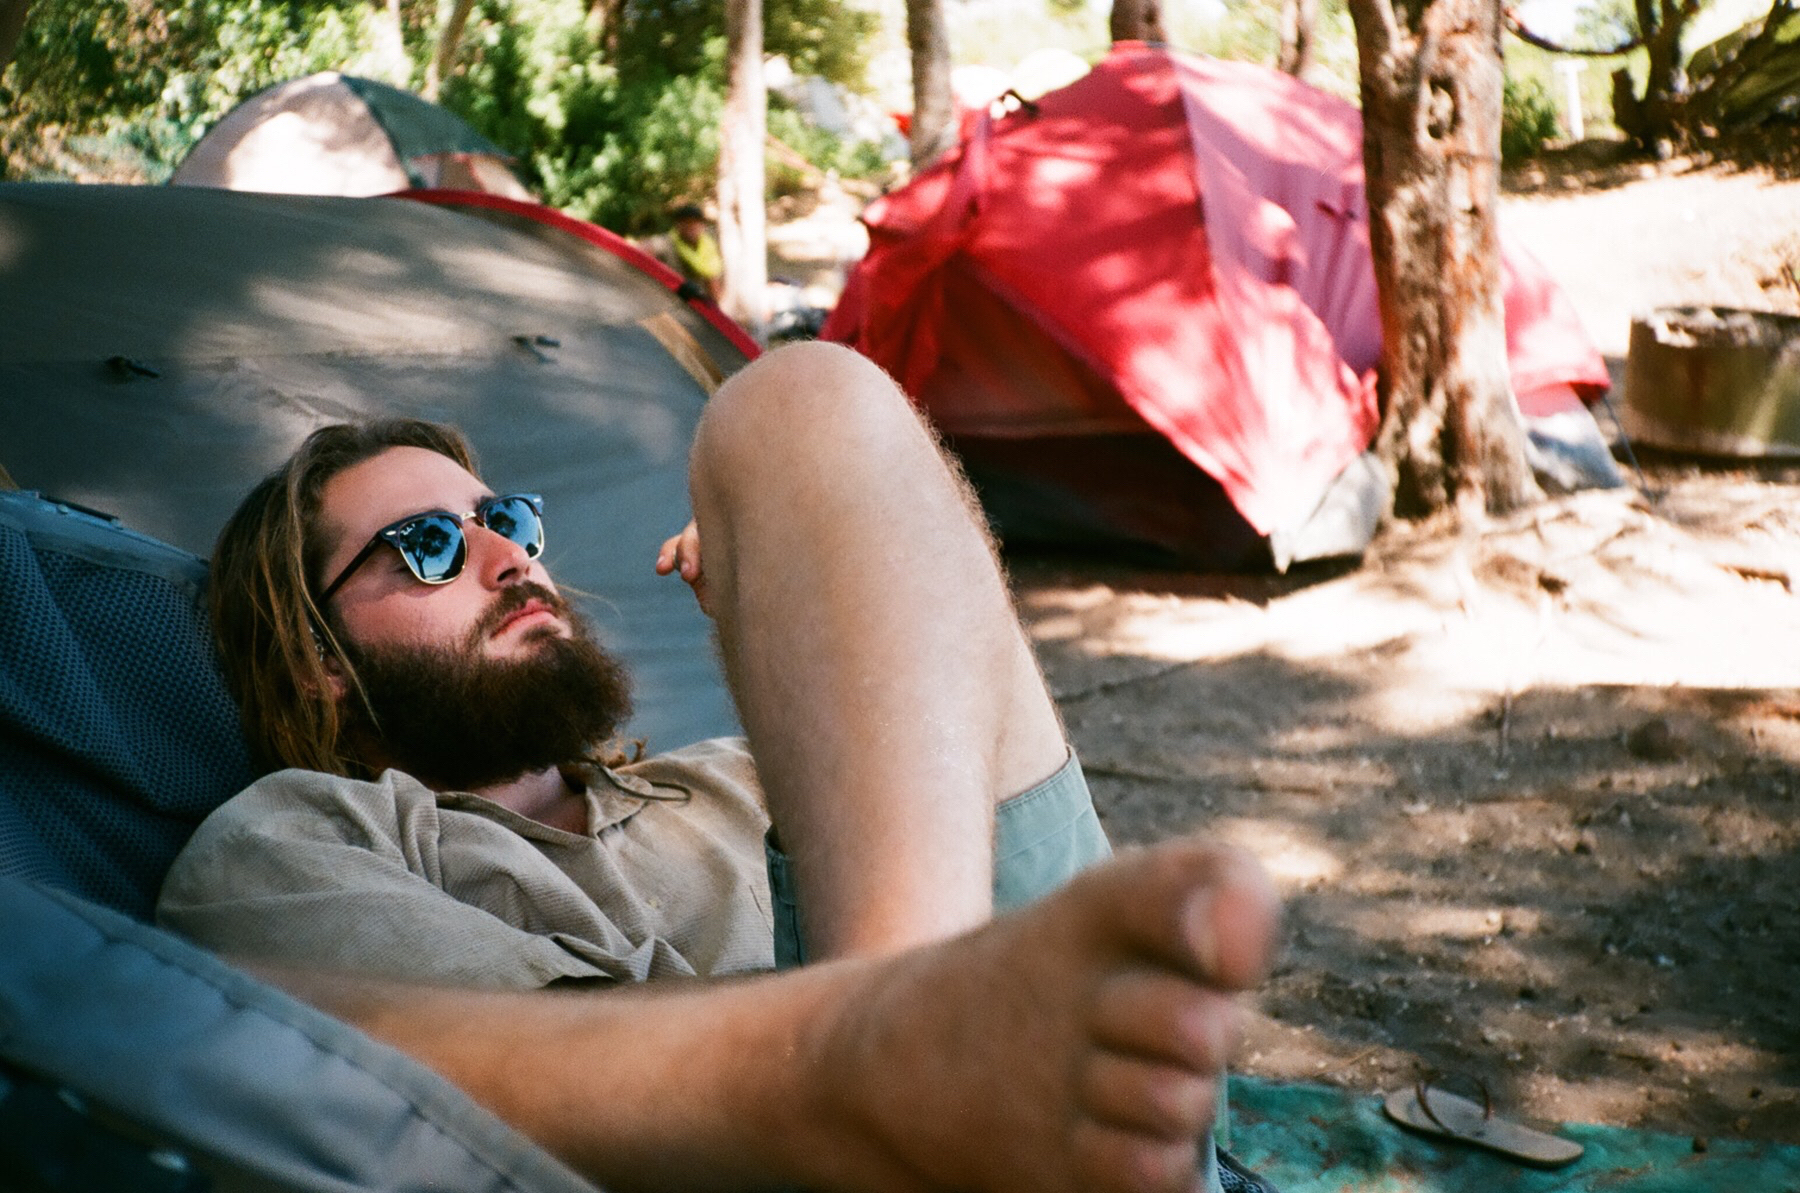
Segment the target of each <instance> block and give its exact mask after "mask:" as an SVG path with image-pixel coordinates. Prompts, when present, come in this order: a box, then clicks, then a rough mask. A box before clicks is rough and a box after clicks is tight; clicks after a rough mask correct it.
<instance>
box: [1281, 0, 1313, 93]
mask: <svg viewBox="0 0 1800 1193" xmlns="http://www.w3.org/2000/svg"><path fill="white" fill-rule="evenodd" d="M1318 23H1319V0H1281V50H1280V51H1279V52H1278V53H1277V54H1276V57H1275V68H1276V69H1277V70H1280V71H1283V72H1285V73H1287V74H1290V75H1293V76H1294V77H1295V78H1296V79H1298V78H1300V77H1302V76H1303V75H1305V74H1306V70H1307V68H1308V67H1309V66H1311V65H1312V56H1313V29H1314V28H1315V27H1316V26H1317V25H1318Z"/></svg>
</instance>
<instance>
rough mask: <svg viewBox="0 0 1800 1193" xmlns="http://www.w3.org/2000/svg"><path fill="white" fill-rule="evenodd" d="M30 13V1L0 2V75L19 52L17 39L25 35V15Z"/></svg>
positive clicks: (13, 0)
mask: <svg viewBox="0 0 1800 1193" xmlns="http://www.w3.org/2000/svg"><path fill="white" fill-rule="evenodd" d="M29 11H31V0H0V75H4V74H5V73H6V67H7V64H8V63H10V62H11V61H12V60H13V55H14V54H16V53H18V51H19V39H20V38H21V37H23V36H24V35H25V14H26V13H27V12H29Z"/></svg>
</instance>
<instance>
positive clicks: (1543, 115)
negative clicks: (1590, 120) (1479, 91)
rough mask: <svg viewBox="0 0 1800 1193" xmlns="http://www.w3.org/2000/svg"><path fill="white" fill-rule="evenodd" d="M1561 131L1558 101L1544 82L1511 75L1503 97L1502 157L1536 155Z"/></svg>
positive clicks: (1508, 77) (1511, 158)
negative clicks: (1552, 97) (1557, 107)
mask: <svg viewBox="0 0 1800 1193" xmlns="http://www.w3.org/2000/svg"><path fill="white" fill-rule="evenodd" d="M1560 133H1561V125H1560V123H1559V122H1558V120H1557V117H1556V104H1555V102H1554V101H1552V100H1551V98H1550V93H1549V92H1548V91H1547V90H1546V89H1545V87H1544V85H1543V83H1541V82H1540V81H1538V80H1537V79H1515V78H1514V77H1513V76H1512V75H1508V76H1507V77H1506V83H1505V91H1504V92H1503V93H1502V96H1501V99H1500V160H1501V161H1503V162H1508V163H1511V162H1516V161H1520V160H1523V159H1525V158H1530V157H1536V156H1537V155H1538V154H1539V153H1541V152H1542V151H1543V148H1544V143H1545V142H1546V141H1550V140H1553V139H1554V138H1555V137H1557V136H1558V135H1559V134H1560Z"/></svg>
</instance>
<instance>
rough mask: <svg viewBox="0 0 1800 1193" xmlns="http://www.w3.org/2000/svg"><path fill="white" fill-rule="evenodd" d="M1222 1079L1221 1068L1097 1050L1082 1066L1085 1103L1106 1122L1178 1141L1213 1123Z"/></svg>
mask: <svg viewBox="0 0 1800 1193" xmlns="http://www.w3.org/2000/svg"><path fill="white" fill-rule="evenodd" d="M1219 1080H1220V1075H1219V1073H1218V1072H1217V1071H1214V1072H1210V1073H1205V1074H1202V1073H1198V1072H1195V1071H1193V1070H1190V1069H1186V1068H1181V1067H1178V1066H1175V1065H1168V1064H1161V1063H1158V1062H1156V1061H1148V1060H1142V1059H1139V1058H1138V1057H1133V1056H1124V1055H1121V1054H1120V1053H1117V1052H1097V1053H1095V1054H1093V1055H1092V1056H1091V1057H1090V1058H1089V1060H1088V1062H1087V1064H1086V1066H1085V1067H1084V1068H1083V1070H1082V1074H1081V1089H1080V1098H1081V1105H1082V1108H1083V1109H1084V1110H1085V1111H1086V1112H1087V1113H1088V1115H1089V1116H1090V1117H1092V1118H1093V1119H1095V1120H1096V1121H1098V1122H1100V1123H1102V1124H1104V1125H1107V1126H1112V1127H1119V1128H1122V1129H1124V1130H1126V1131H1130V1132H1133V1133H1136V1134H1142V1135H1148V1136H1151V1137H1153V1138H1156V1139H1161V1140H1164V1141H1166V1142H1170V1143H1179V1142H1181V1141H1182V1140H1192V1139H1194V1138H1195V1137H1196V1136H1198V1135H1199V1134H1200V1133H1201V1132H1203V1131H1205V1130H1206V1129H1207V1128H1209V1127H1211V1126H1212V1121H1213V1114H1214V1111H1215V1110H1216V1109H1217V1105H1218V1083H1219Z"/></svg>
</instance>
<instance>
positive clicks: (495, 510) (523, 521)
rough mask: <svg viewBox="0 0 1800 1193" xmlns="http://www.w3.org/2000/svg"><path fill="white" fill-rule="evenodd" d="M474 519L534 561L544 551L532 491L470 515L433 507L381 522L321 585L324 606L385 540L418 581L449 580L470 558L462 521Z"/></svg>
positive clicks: (538, 503)
mask: <svg viewBox="0 0 1800 1193" xmlns="http://www.w3.org/2000/svg"><path fill="white" fill-rule="evenodd" d="M471 518H472V519H474V521H475V524H476V525H477V526H482V527H486V528H487V529H488V530H491V531H493V532H494V533H495V534H497V535H499V536H500V537H501V538H503V539H506V540H507V541H508V542H512V543H517V544H518V545H519V546H521V547H523V548H525V554H526V555H527V556H528V557H529V558H532V559H536V558H537V557H538V556H539V555H542V554H543V553H544V499H543V498H542V497H540V496H538V495H537V494H536V493H507V494H504V495H503V496H499V497H488V498H485V499H484V500H483V501H482V502H481V504H480V505H478V506H476V507H475V512H474V513H472V514H451V513H446V512H444V511H442V510H433V511H431V512H430V513H425V514H412V515H409V516H407V517H405V518H402V519H400V520H399V521H398V522H395V523H393V524H392V525H389V526H383V527H382V528H381V529H380V530H377V531H376V532H375V533H374V535H373V536H372V537H371V538H370V539H369V541H368V543H367V544H366V545H365V546H364V547H363V549H362V550H361V551H358V552H357V553H356V558H355V559H352V560H351V561H350V562H349V563H348V564H346V565H345V567H344V570H343V571H341V572H339V573H338V575H337V579H335V580H333V581H332V582H331V583H330V584H328V585H326V586H325V592H324V594H323V595H321V596H320V597H319V603H320V604H321V605H323V604H324V603H325V602H326V601H329V600H330V599H331V594H332V593H334V592H336V591H337V590H338V589H340V588H342V587H343V586H344V581H346V580H348V579H349V578H350V577H351V575H352V574H353V573H354V572H355V571H356V569H357V568H359V567H361V566H362V565H363V564H364V563H365V562H367V560H368V558H369V556H371V555H373V554H375V552H376V551H378V550H379V549H380V548H381V547H382V546H383V545H384V544H385V545H387V546H390V547H392V548H393V549H394V550H396V551H398V552H400V558H401V559H404V560H405V561H406V566H407V568H408V569H410V570H411V571H412V574H413V576H414V578H415V579H417V580H418V581H419V583H421V584H448V583H450V581H452V580H454V579H456V578H457V577H458V576H460V575H462V570H463V564H464V563H465V562H467V560H468V558H469V543H468V538H467V536H466V535H464V534H463V523H464V522H466V521H468V520H470V519H471Z"/></svg>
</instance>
